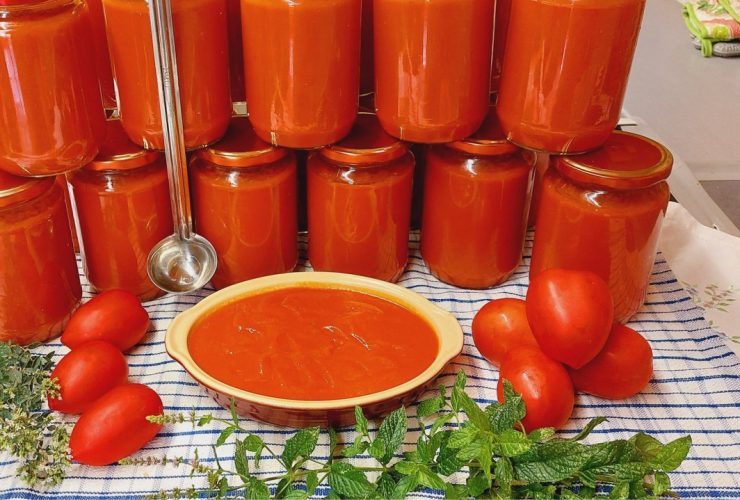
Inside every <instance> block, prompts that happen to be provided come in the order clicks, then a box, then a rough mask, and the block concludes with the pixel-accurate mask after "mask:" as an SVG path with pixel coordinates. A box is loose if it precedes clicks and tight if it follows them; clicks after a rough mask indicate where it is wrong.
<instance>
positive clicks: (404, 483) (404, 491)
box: [390, 475, 419, 498]
mask: <svg viewBox="0 0 740 500" xmlns="http://www.w3.org/2000/svg"><path fill="white" fill-rule="evenodd" d="M417 486H419V480H418V478H417V477H416V476H415V475H414V476H403V477H402V478H401V479H400V480H399V481H398V484H397V485H396V488H395V489H394V490H393V494H392V495H391V496H390V498H406V495H408V494H409V493H411V492H412V491H414V490H415V489H416V487H417Z"/></svg>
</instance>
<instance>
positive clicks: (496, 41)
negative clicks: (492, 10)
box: [491, 0, 511, 93]
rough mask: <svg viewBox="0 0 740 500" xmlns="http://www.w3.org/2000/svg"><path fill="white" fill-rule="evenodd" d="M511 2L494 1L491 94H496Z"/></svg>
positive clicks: (502, 63) (509, 0)
mask: <svg viewBox="0 0 740 500" xmlns="http://www.w3.org/2000/svg"><path fill="white" fill-rule="evenodd" d="M510 15H511V0H496V16H495V19H494V25H493V64H492V65H491V66H492V68H491V92H492V93H494V92H498V86H499V83H500V80H501V72H502V70H503V67H504V53H505V52H506V33H507V32H508V31H509V16H510Z"/></svg>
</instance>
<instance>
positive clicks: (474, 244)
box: [421, 146, 533, 288]
mask: <svg viewBox="0 0 740 500" xmlns="http://www.w3.org/2000/svg"><path fill="white" fill-rule="evenodd" d="M532 173H533V172H532V164H531V161H528V160H527V159H526V158H525V156H524V155H523V153H521V152H515V153H509V154H504V155H501V156H473V155H469V154H466V153H463V152H461V151H456V150H454V149H451V148H450V147H447V146H434V147H432V148H430V149H429V151H428V153H427V169H426V181H425V190H424V200H425V203H424V212H423V213H424V221H423V225H422V234H421V236H422V237H421V253H422V256H423V257H424V261H425V262H426V263H427V265H428V266H429V269H430V271H431V272H432V274H434V275H435V276H437V277H438V278H439V279H441V280H442V281H444V282H447V283H451V284H453V285H456V286H460V287H463V288H488V287H490V286H493V285H495V284H496V283H500V282H501V281H503V280H504V279H506V278H507V277H508V276H509V275H510V274H511V273H512V272H513V271H514V269H516V267H517V266H518V265H519V261H520V260H521V256H522V245H523V243H524V235H525V232H526V228H527V209H528V207H529V194H530V190H531V186H532Z"/></svg>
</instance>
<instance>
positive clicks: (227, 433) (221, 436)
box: [216, 426, 236, 446]
mask: <svg viewBox="0 0 740 500" xmlns="http://www.w3.org/2000/svg"><path fill="white" fill-rule="evenodd" d="M235 430H236V429H235V428H234V427H231V426H229V427H227V428H226V429H224V430H222V431H221V434H219V435H218V439H216V446H221V445H223V444H224V443H226V440H227V439H229V436H231V435H232V434H233V433H234V431H235Z"/></svg>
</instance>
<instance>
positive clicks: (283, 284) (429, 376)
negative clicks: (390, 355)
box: [165, 272, 463, 427]
mask: <svg viewBox="0 0 740 500" xmlns="http://www.w3.org/2000/svg"><path fill="white" fill-rule="evenodd" d="M294 287H311V288H332V289H344V290H353V291H357V292H364V293H367V294H369V295H374V296H376V297H381V298H384V299H386V300H389V301H391V302H394V303H396V304H398V305H400V306H403V307H405V308H406V309H409V310H411V311H413V312H414V313H416V314H418V315H419V316H421V317H423V318H424V319H425V320H426V321H427V322H428V323H429V325H431V327H432V329H433V330H434V332H435V334H436V335H437V338H438V340H439V352H438V353H437V356H436V358H435V359H434V360H433V361H432V363H431V364H430V365H429V366H428V367H427V369H426V370H424V371H423V372H422V373H421V374H419V375H418V376H416V377H414V378H413V379H411V380H409V381H407V382H404V383H402V384H400V385H397V386H395V387H392V388H390V389H387V390H384V391H381V392H376V393H373V394H368V395H365V396H358V397H353V398H347V399H336V400H328V401H299V400H292V399H282V398H275V397H270V396H263V395H261V394H255V393H253V392H248V391H245V390H242V389H238V388H236V387H233V386H231V385H227V384H224V383H223V382H220V381H219V380H217V379H215V378H213V377H211V376H210V375H208V374H207V373H206V372H205V371H203V370H202V369H201V368H200V367H199V366H198V365H197V364H196V363H195V362H194V361H193V358H192V357H191V356H190V352H189V351H188V335H189V334H190V329H191V328H192V326H193V324H194V323H195V322H196V321H197V320H198V319H199V318H201V317H202V316H203V315H205V314H207V313H209V312H210V311H212V310H214V309H216V308H218V307H219V306H221V305H223V304H225V303H228V302H232V301H234V300H235V299H239V298H241V297H247V296H250V295H256V294H261V293H265V292H268V291H271V290H276V289H282V288H294ZM165 345H166V347H167V352H168V353H169V355H170V356H172V358H173V359H175V360H176V361H177V362H179V363H180V364H181V365H182V366H183V367H184V368H185V370H187V372H188V373H189V374H190V375H191V376H192V377H193V378H194V379H195V380H196V381H197V382H198V383H200V384H201V385H202V386H203V387H204V388H205V389H206V391H208V393H209V394H210V395H211V396H212V397H213V398H214V399H215V400H216V401H217V402H218V403H219V404H220V405H221V406H224V407H226V408H228V407H229V406H230V401H231V399H233V400H234V402H235V405H236V411H237V412H238V413H239V414H240V415H242V416H245V417H250V418H253V419H256V420H262V421H264V422H270V423H273V424H277V425H283V426H290V427H307V426H315V425H319V426H335V427H336V426H343V425H350V424H353V423H354V407H355V406H361V407H362V408H363V409H364V411H365V414H366V415H367V416H368V417H374V416H379V415H382V414H384V413H387V412H389V411H391V410H394V409H396V408H398V407H399V406H401V405H408V404H410V403H412V402H413V401H415V400H416V399H417V398H418V397H419V396H420V395H421V393H422V392H423V391H424V390H425V388H426V386H427V385H428V384H429V383H430V382H431V381H432V380H433V379H434V378H435V377H436V376H437V375H438V374H439V373H440V372H441V371H442V369H443V368H444V367H445V365H446V364H447V363H449V362H450V361H451V360H452V359H453V358H454V357H456V356H457V355H458V354H460V351H461V350H462V345H463V333H462V329H461V328H460V325H459V324H458V322H457V320H456V319H455V317H454V316H452V314H450V313H449V312H447V311H445V310H443V309H440V308H439V307H437V306H435V305H434V304H432V303H431V302H429V301H428V300H427V299H425V298H424V297H422V296H421V295H419V294H417V293H415V292H412V291H411V290H407V289H406V288H403V287H401V286H398V285H394V284H391V283H386V282H384V281H378V280H375V279H371V278H365V277H362V276H354V275H349V274H338V273H319V272H314V273H288V274H279V275H274V276H267V277H264V278H257V279H254V280H250V281H245V282H244V283H239V284H237V285H233V286H230V287H228V288H224V289H223V290H220V291H218V292H216V293H214V294H213V295H211V296H209V297H207V298H206V299H204V300H202V301H201V302H200V303H198V304H197V305H195V306H194V307H192V308H191V309H188V310H187V311H185V312H183V313H180V314H179V315H178V316H177V317H176V318H175V319H174V320H173V321H172V323H171V324H170V327H169V328H168V330H167V335H166V337H165Z"/></svg>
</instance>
